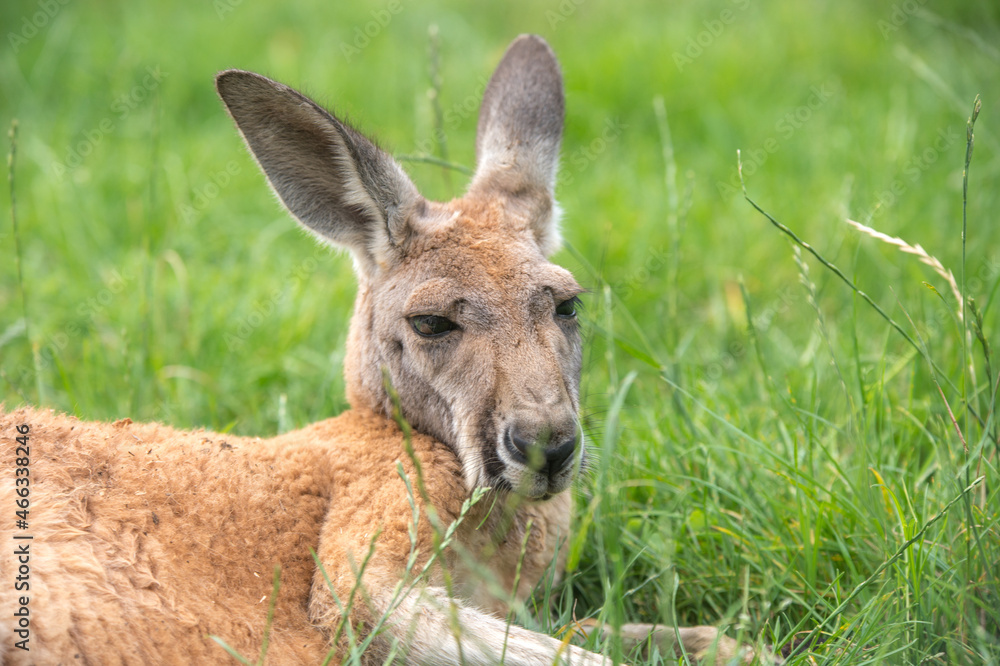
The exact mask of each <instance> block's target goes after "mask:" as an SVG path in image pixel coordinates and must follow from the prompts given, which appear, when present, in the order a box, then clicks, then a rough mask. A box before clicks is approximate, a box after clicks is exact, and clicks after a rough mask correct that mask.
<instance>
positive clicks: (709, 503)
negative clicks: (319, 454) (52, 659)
mask: <svg viewBox="0 0 1000 666" xmlns="http://www.w3.org/2000/svg"><path fill="white" fill-rule="evenodd" d="M666 4H667V3H660V2H652V1H650V2H636V3H631V4H629V5H628V7H627V9H626V7H625V6H624V4H623V3H610V2H608V3H604V2H598V1H597V0H551V1H545V0H543V1H541V2H529V1H528V0H521V1H518V2H512V3H505V4H503V5H500V4H489V5H487V4H485V3H482V4H476V5H475V6H473V5H471V3H461V2H457V1H456V2H438V1H435V2H424V3H416V2H412V0H390V1H386V2H382V1H379V0H376V1H375V2H372V3H368V4H365V3H360V2H359V3H349V5H350V6H348V3H333V2H317V1H314V0H307V1H303V2H293V3H261V2H257V1H255V0H213V2H207V1H206V2H201V3H193V4H191V5H190V6H184V7H182V6H181V5H175V4H171V3H166V2H152V3H129V2H123V1H121V0H100V1H98V2H77V1H76V0H40V1H35V0H14V1H13V2H11V1H6V2H3V3H2V6H0V26H2V27H3V30H2V32H3V35H4V44H3V45H2V46H0V91H2V92H0V124H2V127H3V128H4V131H5V132H6V128H7V127H9V126H10V124H11V121H12V119H15V118H16V119H17V120H18V123H19V124H18V130H17V144H16V145H17V154H16V160H15V169H14V181H13V195H9V194H6V193H5V194H4V195H3V196H2V197H0V201H2V202H3V217H2V220H0V249H2V252H0V402H3V403H4V404H5V405H6V408H7V409H10V408H12V407H14V406H16V405H18V404H21V403H24V402H27V403H31V404H38V405H45V406H51V407H53V408H56V409H59V410H62V411H66V412H69V413H72V414H76V415H78V416H80V417H81V418H88V419H115V418H120V417H123V416H129V417H131V418H132V419H134V420H136V421H138V420H159V421H164V422H168V423H171V424H175V425H177V426H182V427H190V426H206V427H209V428H213V429H221V430H231V431H233V432H236V433H240V434H260V435H264V434H270V433H275V432H279V431H285V430H288V429H291V428H294V427H297V426H300V425H303V424H305V423H309V422H311V421H314V420H318V419H322V418H325V417H327V416H330V415H333V414H336V413H338V412H340V411H341V410H343V409H344V408H345V406H346V404H345V401H344V396H343V380H342V378H341V374H342V358H343V348H344V338H345V334H346V324H347V320H348V317H349V314H350V309H351V303H352V296H353V290H354V282H353V276H352V274H351V267H350V261H349V260H348V259H347V258H346V257H340V256H336V255H334V254H332V253H330V252H328V251H326V250H318V249H317V248H316V247H315V245H314V243H313V242H312V241H311V240H310V239H309V238H307V237H306V236H305V234H303V233H301V232H299V231H298V230H297V229H296V228H295V225H294V224H293V222H292V221H291V219H290V218H289V217H288V216H287V215H286V214H285V213H283V212H282V211H281V210H280V209H279V207H278V205H277V204H276V203H275V201H274V199H273V197H272V196H271V195H270V194H269V193H268V191H267V189H266V186H265V184H264V180H263V178H262V177H261V176H260V175H259V173H258V171H257V169H256V167H255V166H254V164H253V162H252V161H251V159H250V158H249V156H248V154H247V152H246V150H245V149H244V148H243V146H242V144H241V142H240V140H239V137H238V136H237V134H236V132H235V131H234V129H233V127H232V124H231V122H230V120H229V119H228V118H227V117H226V115H225V113H224V112H223V109H222V106H221V104H220V103H219V101H218V99H217V98H216V96H215V93H214V90H213V87H212V77H213V75H214V73H215V72H216V71H218V70H220V69H224V68H228V67H240V68H245V69H252V70H255V71H260V72H262V73H266V74H268V75H270V76H272V77H274V78H277V79H279V80H281V81H284V82H286V83H288V84H290V85H292V86H295V87H299V88H300V89H303V90H305V91H306V92H308V93H309V94H311V95H313V96H315V97H316V98H317V99H318V100H320V101H322V102H324V103H327V104H328V105H329V106H331V107H333V108H334V109H336V110H337V111H338V112H341V113H343V114H346V115H347V116H348V117H349V118H351V119H352V121H354V122H355V123H356V124H358V125H359V126H360V127H362V128H363V129H365V130H367V131H369V132H370V133H376V134H377V135H378V136H379V137H380V138H381V140H382V142H383V143H384V145H385V146H386V147H387V148H388V149H390V150H391V151H392V152H393V153H394V154H396V155H397V156H401V157H402V156H419V155H426V154H430V155H434V156H438V157H443V158H445V159H447V160H448V161H450V162H453V163H456V164H458V165H464V166H466V167H471V166H472V162H473V147H474V136H475V119H476V112H477V110H478V101H479V97H480V94H481V92H482V88H483V86H484V84H485V81H486V77H487V76H488V75H489V73H490V72H491V71H492V68H493V66H494V65H495V64H496V62H497V61H498V59H499V57H500V55H501V53H502V52H503V49H504V48H505V46H506V44H507V43H508V42H509V41H510V39H511V38H512V37H514V36H515V35H517V34H519V33H522V32H537V33H539V34H542V35H543V36H545V37H546V39H548V40H549V41H550V43H551V44H552V46H553V48H554V49H555V51H556V52H557V54H558V55H559V57H560V59H561V61H562V64H563V69H564V75H565V80H566V88H567V127H566V136H565V140H564V144H563V162H562V164H563V166H562V177H561V182H560V185H559V195H560V201H561V203H562V206H563V208H564V209H565V212H566V215H565V218H564V235H565V237H566V239H567V241H568V244H567V247H566V249H564V250H562V251H561V252H560V253H559V254H558V255H557V256H556V261H557V262H558V263H561V264H562V265H564V266H566V267H568V268H570V269H571V270H573V271H574V273H575V274H576V275H577V277H578V279H580V280H581V282H583V283H584V284H585V285H586V286H587V287H588V288H589V289H590V290H591V293H590V294H589V296H587V297H586V309H585V312H584V319H585V326H586V331H587V336H586V337H587V342H588V351H587V352H586V357H585V370H584V375H585V378H584V387H583V388H584V393H585V395H586V401H585V403H586V404H585V409H586V415H585V416H586V424H587V427H588V428H589V431H590V441H591V444H592V446H593V448H594V450H595V453H596V455H595V460H596V462H595V463H594V466H593V469H592V470H591V472H590V473H589V475H588V476H587V478H586V480H585V481H584V483H583V484H582V487H581V491H580V501H579V502H578V518H577V526H578V530H577V532H576V540H575V541H574V542H573V543H572V544H571V547H572V551H571V558H570V569H571V576H570V577H569V579H568V583H566V584H564V585H561V586H559V587H558V588H557V589H555V590H552V591H551V593H552V596H553V597H554V598H555V603H554V604H553V607H552V611H551V612H548V611H546V610H545V609H538V610H539V613H538V614H539V616H540V618H541V619H540V620H539V622H540V623H541V625H543V626H545V627H547V629H548V630H549V631H552V632H555V631H556V630H557V629H558V628H559V627H560V626H563V625H565V624H566V623H567V622H568V621H569V618H570V616H571V614H572V613H575V614H576V616H577V617H587V616H599V617H601V618H602V619H604V620H606V621H609V622H611V623H618V622H622V621H626V620H627V621H662V622H668V623H669V622H674V621H676V622H678V623H680V624H692V623H700V624H718V625H721V626H726V627H728V632H729V634H730V635H732V636H737V635H739V636H741V637H743V638H744V639H745V640H748V641H759V642H766V643H774V644H778V645H786V644H788V643H790V642H791V641H793V640H794V639H795V636H796V634H798V637H799V638H800V639H801V638H803V637H804V636H805V633H804V632H810V631H812V630H816V632H817V635H818V636H820V637H821V642H820V643H817V644H816V645H815V646H814V647H813V648H812V649H811V651H810V650H806V651H804V652H803V653H802V654H800V655H799V656H796V657H794V658H793V659H792V660H791V661H792V663H800V664H807V663H824V664H863V663H892V664H923V663H930V664H935V663H936V664H997V663H1000V564H998V563H1000V498H998V490H1000V471H998V464H1000V439H998V432H1000V424H998V420H997V412H996V406H997V382H998V377H1000V361H998V357H997V356H996V353H997V350H998V349H1000V335H998V331H1000V307H998V304H997V301H998V300H1000V295H998V285H1000V218H998V210H1000V187H998V183H1000V97H998V92H1000V46H998V45H1000V8H998V7H1000V5H997V4H996V3H995V2H993V1H992V0H970V1H968V2H955V3H934V2H925V1H923V0H905V1H902V0H901V1H899V2H895V3H893V2H888V1H878V2H863V1H862V0H845V1H842V2H832V1H822V0H821V1H817V2H808V3H763V2H754V1H753V0H720V1H714V2H700V3H699V2H693V1H688V2H679V3H669V8H667V7H665V6H664V5H666ZM432 26H434V27H432ZM435 27H436V28H435ZM435 29H436V33H434V31H435ZM432 34H436V35H437V37H436V40H437V43H438V44H439V46H438V54H439V60H440V65H439V70H438V75H439V76H440V95H439V97H438V100H439V104H440V107H441V110H442V112H443V114H442V115H443V117H442V121H441V126H442V127H443V129H444V130H445V132H444V136H446V139H447V141H446V143H438V142H435V141H434V140H433V137H434V136H435V126H436V124H435V123H436V121H435V113H434V107H433V104H432V102H431V99H430V97H429V95H428V90H429V89H431V87H432V84H431V76H430V66H431V65H430V63H431V61H432V58H431V57H430V56H429V53H430V50H429V49H430V46H429V45H430V44H431V41H432V38H431V35H432ZM977 95H981V98H982V111H981V113H980V114H979V117H978V120H977V121H976V125H975V151H974V153H973V154H972V155H971V166H970V168H969V169H968V174H967V175H968V178H967V190H968V195H967V198H966V197H965V196H964V195H963V189H964V187H965V185H966V180H965V178H964V177H963V175H964V173H965V169H964V167H965V165H966V163H967V160H968V155H969V153H968V145H969V143H968V139H967V136H968V135H967V123H968V121H969V119H970V116H971V115H972V112H973V101H974V99H975V98H976V96H977ZM8 145H9V144H8ZM738 149H739V150H740V151H741V156H742V166H743V168H742V173H743V176H744V179H745V183H746V186H747V190H748V193H749V195H750V197H751V198H752V199H753V200H754V201H755V202H756V203H757V204H758V205H759V206H760V207H761V208H762V209H764V210H765V211H766V212H767V213H769V214H770V215H772V216H773V217H774V218H775V220H777V221H778V222H780V223H782V224H784V225H786V228H787V229H788V230H790V231H791V232H793V233H794V234H795V235H797V237H798V238H799V239H801V240H802V242H803V243H808V245H809V248H811V250H810V249H806V248H805V246H804V245H803V244H802V243H797V242H796V241H794V240H792V238H791V235H790V234H789V233H787V232H785V231H783V230H782V229H779V228H778V226H777V225H776V224H772V222H771V221H769V220H768V218H767V217H766V216H765V215H762V214H761V213H760V212H758V211H757V210H755V209H754V207H753V206H751V205H750V203H748V202H747V201H746V200H745V199H744V197H743V194H742V191H741V189H740V181H739V175H738V171H737V150H738ZM407 167H408V169H409V171H410V173H411V175H412V176H413V178H414V180H415V181H416V182H417V184H418V186H419V187H420V188H421V190H422V191H423V192H424V193H425V194H427V195H429V196H432V197H435V198H449V197H452V196H455V195H457V194H459V193H460V192H461V191H462V190H463V188H464V186H465V184H466V182H467V177H466V176H465V175H464V174H463V173H462V172H461V171H459V170H449V169H444V168H441V167H439V166H435V165H433V164H427V163H422V162H415V161H410V162H407ZM15 205H16V232H15V226H14V225H13V224H12V215H11V208H12V207H13V206H15ZM847 219H852V220H855V221H856V222H858V223H860V224H863V225H867V226H868V227H871V228H873V229H877V230H878V231H880V232H883V233H885V234H888V236H889V237H898V238H901V239H905V241H895V240H893V241H891V242H886V241H885V240H880V239H878V238H875V237H873V236H872V234H871V233H864V232H860V231H858V230H856V229H855V228H854V227H852V226H851V225H849V224H848V223H847V222H846V220H847ZM900 243H903V244H904V245H905V246H906V247H900ZM921 248H922V249H921ZM815 255H819V256H820V257H822V260H820V259H819V258H818V257H817V256H815ZM929 256H933V257H936V259H937V260H939V262H940V264H938V266H939V267H938V268H935V267H934V266H931V265H928V261H930V259H929V258H928V257H929ZM18 257H20V262H18ZM18 266H20V268H18ZM833 266H836V267H837V271H839V272H835V271H834V269H833ZM19 271H20V275H21V278H19ZM949 271H950V274H951V275H952V276H953V278H948V277H947V276H948V275H949ZM22 278H23V279H22ZM951 280H953V284H950V282H951ZM966 299H967V300H966ZM876 306H877V308H878V309H876ZM547 592H548V591H547ZM544 596H548V594H546V595H544ZM540 598H541V596H540ZM607 600H610V601H607ZM608 649H609V650H610V651H611V652H612V653H614V652H615V651H616V648H615V646H614V645H611V646H608ZM619 652H620V650H619ZM618 656H622V655H620V654H619V655H618ZM668 663H669V660H668Z"/></svg>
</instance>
